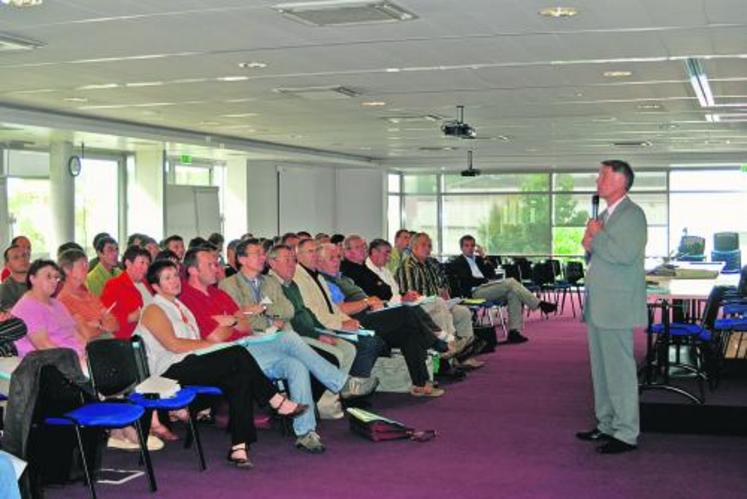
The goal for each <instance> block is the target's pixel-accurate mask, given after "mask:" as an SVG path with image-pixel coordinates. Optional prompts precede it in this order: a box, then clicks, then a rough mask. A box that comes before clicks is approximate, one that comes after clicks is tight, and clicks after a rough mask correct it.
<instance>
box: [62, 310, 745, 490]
mask: <svg viewBox="0 0 747 499" xmlns="http://www.w3.org/2000/svg"><path fill="white" fill-rule="evenodd" d="M526 335H527V336H528V337H529V338H530V342H529V343H526V344H523V345H518V346H503V345H502V346H500V347H499V350H498V351H497V352H496V353H493V354H489V355H485V356H483V359H484V360H485V361H486V366H485V367H484V368H483V369H481V370H479V371H477V372H473V373H471V374H470V375H469V377H468V379H467V380H466V381H464V382H461V383H455V384H451V385H448V386H447V394H446V395H445V396H444V397H442V398H441V399H436V400H422V399H413V398H411V397H409V396H407V395H377V396H376V397H375V399H374V404H375V405H374V407H373V410H374V411H377V412H380V413H382V414H385V415H387V416H389V417H391V418H394V419H398V420H401V421H403V422H405V423H407V424H409V425H411V426H414V427H416V428H418V429H436V430H438V433H439V436H438V438H436V439H435V440H433V441H431V442H427V443H414V442H409V441H395V442H383V443H372V442H369V441H366V440H363V439H362V438H360V437H358V436H356V435H354V434H352V433H350V431H349V430H348V424H347V421H323V422H322V423H321V424H320V428H319V433H320V434H321V435H322V438H323V439H324V442H325V443H326V444H327V447H328V450H327V452H326V453H325V454H323V455H308V454H304V453H301V452H299V451H297V450H296V449H295V448H294V447H293V439H292V438H291V437H283V436H281V435H280V434H279V432H278V431H276V430H263V431H261V432H260V437H259V439H260V441H259V442H258V443H257V444H256V445H255V446H254V447H253V449H252V457H253V459H254V461H255V464H256V468H255V469H253V470H251V471H240V470H236V469H234V468H232V467H230V466H229V465H228V464H227V463H226V462H225V453H226V450H227V447H228V436H227V435H226V434H225V433H224V432H223V431H222V430H219V429H217V428H211V427H202V436H203V443H204V447H205V452H206V456H207V461H208V469H207V471H205V472H202V473H201V472H199V471H198V470H197V459H196V457H195V455H194V452H193V451H192V450H185V449H183V448H181V446H180V445H174V444H171V445H170V446H169V447H168V448H167V449H164V450H163V451H160V452H156V453H153V461H154V466H155V470H156V477H157V480H158V485H159V490H158V493H157V496H158V497H210V498H211V499H219V498H235V497H254V498H266V499H270V498H278V497H280V498H289V497H294V498H307V497H313V498H316V497H329V498H335V499H340V498H345V497H352V496H353V495H354V496H355V498H356V499H368V498H371V499H374V498H375V499H381V498H393V497H402V498H421V497H422V498H429V499H433V498H437V497H438V498H441V497H448V498H453V499H457V498H481V497H485V498H493V497H532V498H541V497H562V498H579V497H594V498H600V497H601V498H605V499H611V498H616V497H620V498H644V497H657V498H661V497H678V498H688V497H693V498H696V497H697V498H708V497H718V498H720V499H721V498H729V497H735V498H737V497H740V498H743V497H747V472H745V464H746V463H747V441H746V440H745V439H743V438H737V437H714V436H696V435H671V434H666V435H665V434H644V435H642V437H641V439H640V442H639V443H640V448H639V450H638V451H636V452H632V453H628V454H623V455H616V456H601V455H599V454H597V453H596V452H595V451H594V446H593V445H592V444H588V443H584V442H580V441H578V440H576V439H575V437H574V433H575V432H576V431H579V430H584V429H588V428H590V427H591V423H592V419H591V382H590V379H589V368H588V359H587V346H586V334H585V328H584V327H583V325H582V324H580V323H579V322H578V321H577V320H574V319H571V318H570V317H559V318H553V319H550V320H547V321H546V320H539V319H537V318H536V315H533V316H532V318H530V319H529V322H528V324H527V328H526ZM640 335H641V336H642V333H640ZM638 339H639V340H642V338H638ZM641 344H642V341H640V342H639V347H640V345H641ZM639 351H640V348H639ZM179 430H181V428H180V429H179ZM104 463H105V466H107V467H112V468H117V467H121V468H126V469H136V468H137V458H136V455H133V454H125V453H122V452H119V451H107V452H106V454H105V457H104ZM47 491H48V494H49V497H52V498H55V497H60V498H62V497H66V498H67V497H86V496H87V489H86V488H85V487H84V486H83V485H82V484H72V485H68V486H66V487H64V488H50V489H47ZM97 491H98V492H99V495H100V497H103V498H119V497H127V498H131V497H149V496H151V497H152V495H151V494H150V493H149V492H148V489H147V484H146V479H145V477H140V478H137V479H134V480H132V481H130V482H128V483H126V484H123V485H118V486H115V485H103V484H99V485H98V487H97Z"/></svg>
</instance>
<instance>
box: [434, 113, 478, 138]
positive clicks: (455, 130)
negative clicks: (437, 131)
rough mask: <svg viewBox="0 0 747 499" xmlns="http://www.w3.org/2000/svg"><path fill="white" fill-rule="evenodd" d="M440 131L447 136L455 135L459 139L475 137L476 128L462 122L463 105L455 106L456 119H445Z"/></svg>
mask: <svg viewBox="0 0 747 499" xmlns="http://www.w3.org/2000/svg"><path fill="white" fill-rule="evenodd" d="M441 131H442V132H443V133H444V135H446V136H447V137H457V138H459V139H474V138H475V137H477V130H475V129H474V128H472V126H470V125H469V124H468V123H465V122H464V106H457V119H456V120H452V121H445V122H444V123H443V125H441Z"/></svg>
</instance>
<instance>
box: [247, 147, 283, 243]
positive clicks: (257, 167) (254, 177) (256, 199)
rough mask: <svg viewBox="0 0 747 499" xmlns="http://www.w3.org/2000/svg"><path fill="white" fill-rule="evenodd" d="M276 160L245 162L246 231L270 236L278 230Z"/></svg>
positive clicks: (260, 235)
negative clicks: (246, 177)
mask: <svg viewBox="0 0 747 499" xmlns="http://www.w3.org/2000/svg"><path fill="white" fill-rule="evenodd" d="M275 165H276V162H274V161H252V160H249V161H248V164H247V176H248V191H247V197H246V210H247V217H248V232H251V233H253V234H254V235H255V236H258V237H272V236H274V235H275V234H276V233H277V231H278V208H277V206H278V195H277V189H278V183H277V170H276V166H275Z"/></svg>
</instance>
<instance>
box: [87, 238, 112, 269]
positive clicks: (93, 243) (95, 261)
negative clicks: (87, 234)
mask: <svg viewBox="0 0 747 499" xmlns="http://www.w3.org/2000/svg"><path fill="white" fill-rule="evenodd" d="M103 237H112V236H111V234H109V233H108V232H99V233H98V234H96V235H95V236H93V241H91V247H92V248H93V249H94V251H95V250H96V246H97V243H98V242H99V239H101V238H103ZM98 264H99V257H98V256H94V257H93V258H91V261H89V262H88V267H89V268H94V267H96V265H98Z"/></svg>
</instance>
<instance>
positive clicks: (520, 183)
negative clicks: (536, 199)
mask: <svg viewBox="0 0 747 499" xmlns="http://www.w3.org/2000/svg"><path fill="white" fill-rule="evenodd" d="M443 179H444V189H443V190H444V192H446V193H458V192H462V193H469V192H530V191H540V192H546V191H547V190H548V184H547V182H548V180H549V175H547V174H546V173H533V174H525V173H516V174H503V173H502V174H488V175H480V176H479V177H462V176H461V175H444V176H443Z"/></svg>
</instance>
